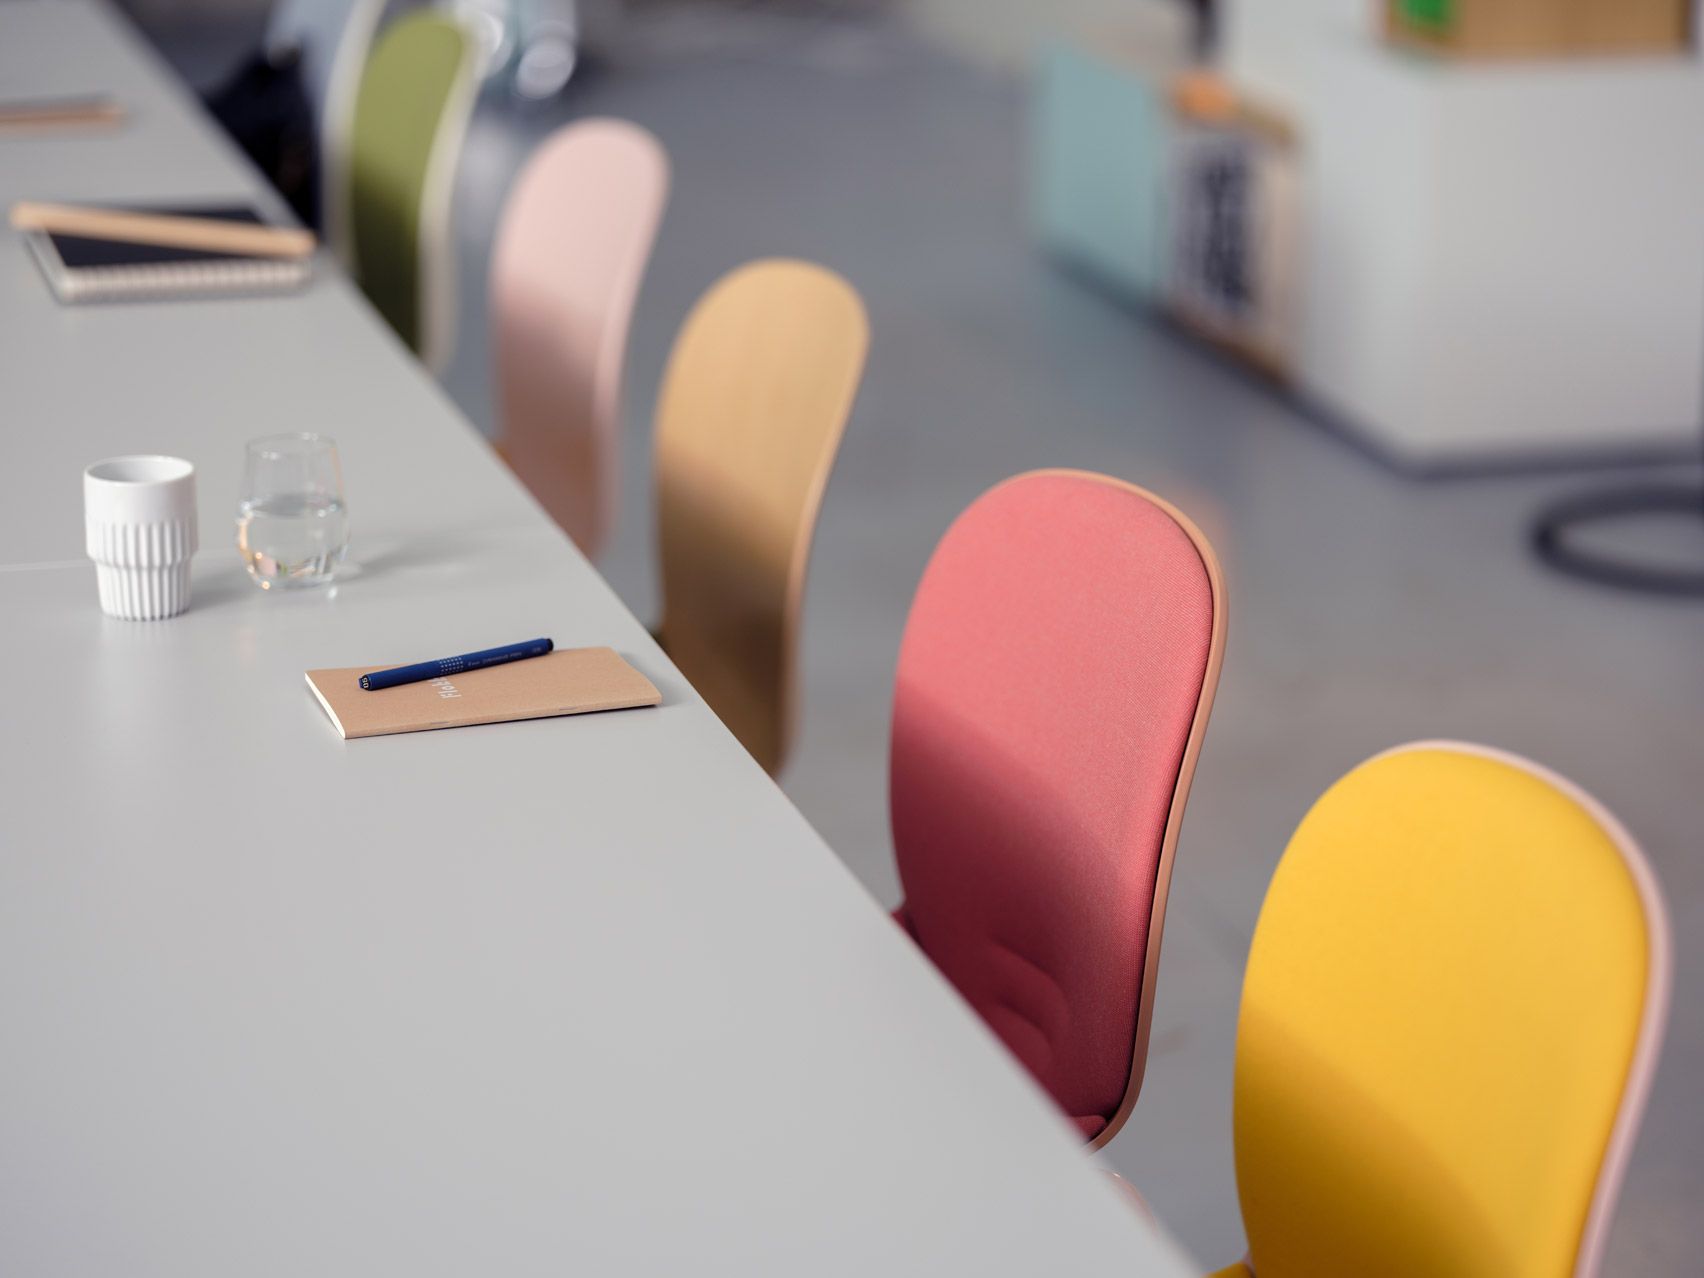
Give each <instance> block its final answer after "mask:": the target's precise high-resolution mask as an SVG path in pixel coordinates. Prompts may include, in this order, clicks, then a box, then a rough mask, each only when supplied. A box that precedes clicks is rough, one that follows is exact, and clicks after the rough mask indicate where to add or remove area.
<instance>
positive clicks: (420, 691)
mask: <svg viewBox="0 0 1704 1278" xmlns="http://www.w3.org/2000/svg"><path fill="white" fill-rule="evenodd" d="M396 664H397V663H396V662H391V663H390V664H389V665H383V666H350V667H348V668H347V669H343V670H310V671H308V687H309V688H310V689H311V690H312V691H313V694H314V696H316V697H318V698H319V703H320V705H322V706H324V707H325V712H326V713H327V714H328V715H330V716H331V721H332V723H334V724H335V725H337V730H338V732H339V733H341V734H342V736H343V738H344V739H345V740H351V739H353V738H355V737H382V736H385V735H386V734H388V733H392V732H429V731H431V730H432V729H434V728H463V727H466V726H468V725H469V724H474V723H507V722H509V721H511V720H514V719H547V718H550V717H552V716H555V715H564V714H589V713H591V712H593V711H598V710H628V709H632V708H633V707H635V706H654V705H657V704H658V703H660V702H661V701H662V699H663V698H662V695H661V694H660V693H658V691H657V689H656V687H655V686H654V685H653V684H652V683H651V681H650V680H649V679H647V678H646V677H645V676H644V675H642V674H640V673H639V672H638V671H637V670H635V669H634V668H633V667H632V666H630V665H628V664H627V663H626V662H625V661H623V660H622V659H621V657H620V656H619V655H618V654H617V653H616V652H615V650H614V649H612V648H559V649H557V650H556V651H555V652H552V653H550V654H549V655H548V656H543V657H534V658H532V659H530V660H528V661H512V662H510V663H509V664H508V665H503V666H488V667H486V668H485V669H483V670H470V671H469V672H468V673H466V674H459V675H456V676H455V677H454V678H453V679H428V680H425V681H423V682H420V683H407V684H403V685H402V686H401V687H399V688H385V689H384V690H382V691H380V692H368V691H366V690H364V689H363V688H362V687H361V684H360V678H361V676H362V675H364V674H371V673H372V672H373V671H375V670H388V669H390V668H391V666H394V665H396Z"/></svg>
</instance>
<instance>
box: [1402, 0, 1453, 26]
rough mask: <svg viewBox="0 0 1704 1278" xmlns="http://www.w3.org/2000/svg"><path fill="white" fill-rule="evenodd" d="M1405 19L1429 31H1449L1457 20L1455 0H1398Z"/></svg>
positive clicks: (1412, 24)
mask: <svg viewBox="0 0 1704 1278" xmlns="http://www.w3.org/2000/svg"><path fill="white" fill-rule="evenodd" d="M1398 2H1399V4H1400V6H1401V13H1402V18H1403V21H1405V22H1407V23H1409V24H1410V25H1411V26H1416V27H1425V28H1426V29H1427V30H1429V31H1437V32H1442V31H1447V30H1449V27H1450V24H1451V23H1452V22H1453V21H1454V20H1455V0H1398Z"/></svg>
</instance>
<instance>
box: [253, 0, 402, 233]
mask: <svg viewBox="0 0 1704 1278" xmlns="http://www.w3.org/2000/svg"><path fill="white" fill-rule="evenodd" d="M384 10H385V0H277V2H276V3H275V4H274V5H273V6H272V11H271V14H270V16H269V17H268V19H267V24H266V42H265V46H264V52H265V55H266V57H267V60H268V61H270V62H271V63H273V64H274V65H279V64H281V63H283V62H284V61H286V60H287V59H289V58H291V57H292V56H293V57H294V60H295V65H296V67H297V68H298V75H299V77H300V79H301V84H302V88H303V91H304V92H305V93H306V95H307V99H308V106H309V110H310V111H311V113H312V118H313V125H314V137H315V140H316V142H317V145H318V150H319V160H318V165H317V169H318V176H319V181H318V184H317V185H318V203H317V208H316V212H317V214H318V216H317V217H316V218H315V219H313V224H314V225H316V226H318V227H320V228H321V229H322V231H323V233H324V236H325V239H326V241H327V242H328V243H329V244H330V245H331V247H332V249H333V251H334V252H336V253H337V255H338V256H339V257H340V258H342V259H343V261H344V262H345V263H346V264H347V263H348V262H349V261H351V260H352V255H351V250H350V247H349V227H348V225H347V216H346V215H347V211H348V200H349V191H348V174H349V136H350V128H351V125H352V122H353V120H354V115H355V97H356V93H357V91H358V89H359V86H360V83H361V76H362V72H363V70H364V69H365V67H366V65H367V54H368V52H369V50H370V49H371V48H372V45H373V33H374V31H375V30H377V28H378V25H379V19H380V17H381V16H382V15H383V14H384Z"/></svg>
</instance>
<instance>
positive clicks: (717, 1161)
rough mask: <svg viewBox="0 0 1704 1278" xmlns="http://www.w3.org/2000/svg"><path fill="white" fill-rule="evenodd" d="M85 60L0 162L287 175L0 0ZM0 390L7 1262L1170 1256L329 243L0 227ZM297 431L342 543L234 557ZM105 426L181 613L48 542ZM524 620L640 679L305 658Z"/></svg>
mask: <svg viewBox="0 0 1704 1278" xmlns="http://www.w3.org/2000/svg"><path fill="white" fill-rule="evenodd" d="M95 90H101V91H108V92H111V93H114V94H115V95H116V96H118V97H119V98H120V99H122V100H123V102H124V103H125V105H126V106H127V107H128V108H129V109H130V111H131V117H130V120H129V122H128V123H127V124H126V125H125V126H124V127H123V128H122V129H119V130H117V131H115V132H110V133H60V134H43V135H37V136H30V137H23V136H12V137H3V136H0V202H4V203H6V204H10V202H11V201H13V200H15V199H20V198H42V199H54V198H90V199H97V198H98V199H104V200H113V201H124V200H132V199H134V200H149V199H156V200H171V201H194V200H196V199H200V198H221V197H223V198H230V197H248V198H251V199H256V200H259V201H261V202H262V203H265V204H267V205H268V206H269V207H272V208H274V209H276V207H277V206H276V203H275V201H273V200H272V199H271V198H270V197H269V196H268V195H266V194H265V193H264V191H263V190H262V189H261V185H260V182H259V179H258V178H257V177H256V176H255V175H254V174H253V172H252V171H251V170H250V169H249V168H248V167H247V166H246V164H245V163H244V162H243V161H241V160H240V158H239V157H237V155H236V154H235V152H234V151H233V149H232V148H231V147H230V146H229V145H228V144H227V143H226V142H225V141H224V140H223V139H222V138H221V137H220V136H219V135H218V134H217V133H216V131H215V130H214V129H213V128H212V127H211V125H210V124H209V123H208V122H207V121H206V120H205V118H203V117H202V116H201V115H200V113H199V110H198V108H197V107H196V106H195V104H194V103H193V101H192V99H191V98H190V97H189V95H188V94H187V92H186V91H185V90H184V89H183V88H182V86H181V85H179V84H177V83H176V82H175V81H174V80H173V79H172V78H171V76H170V75H169V73H167V72H166V71H165V69H164V68H163V65H162V64H161V62H160V61H159V60H158V59H157V58H156V57H155V56H154V55H153V54H152V53H151V52H150V51H149V50H148V49H147V48H146V46H145V45H143V43H142V42H141V41H140V40H139V39H138V37H137V36H136V35H135V34H134V32H132V31H131V30H130V29H129V28H128V27H127V26H126V25H125V24H124V22H123V21H122V20H120V19H118V18H117V17H115V16H114V15H113V14H112V13H110V12H109V11H108V10H106V9H104V8H102V7H100V6H99V5H97V4H94V3H89V2H86V0H63V2H58V3H40V2H37V0H12V2H0V98H7V97H23V96H28V95H30V94H34V93H38V92H39V93H43V94H48V93H65V94H69V93H76V92H80V91H95ZM0 423H3V426H0V429H3V431H4V439H5V450H4V460H3V464H0V679H3V680H4V683H5V691H4V694H3V697H0V705H3V707H4V708H3V710H0V724H3V732H0V1273H7V1274H19V1275H24V1274H28V1275H32V1278H49V1276H54V1275H73V1274H74V1275H78V1276H79V1278H87V1276H89V1275H101V1274H114V1275H118V1274H122V1275H125V1278H140V1276H141V1275H154V1274H158V1275H172V1276H173V1278H213V1276H215V1275H217V1276H219V1278H225V1276H227V1275H233V1274H242V1275H249V1276H258V1275H274V1274H276V1275H285V1274H289V1275H300V1274H304V1273H316V1274H332V1273H338V1274H343V1273H347V1274H361V1275H397V1276H403V1275H406V1276H408V1278H419V1276H420V1275H433V1274H458V1275H465V1274H470V1273H491V1274H498V1273H501V1274H506V1275H518V1274H534V1273H537V1274H544V1273H552V1274H566V1273H578V1274H600V1275H601V1274H629V1273H631V1274H678V1273H686V1272H693V1273H715V1274H728V1275H740V1276H742V1278H749V1276H751V1275H767V1274H774V1275H789V1276H796V1275H806V1274H810V1275H833V1274H848V1275H851V1274H859V1275H864V1274H885V1275H894V1274H909V1273H918V1274H922V1273H939V1274H946V1273H952V1274H960V1273H962V1274H978V1275H1001V1274H1010V1275H1025V1276H1029V1275H1035V1274H1042V1273H1047V1274H1063V1273H1086V1272H1095V1273H1101V1274H1109V1275H1118V1276H1119V1278H1138V1276H1144V1275H1158V1276H1163V1278H1178V1276H1181V1275H1185V1274H1191V1273H1194V1272H1195V1271H1194V1270H1193V1269H1192V1268H1191V1267H1190V1266H1189V1265H1188V1264H1186V1263H1185V1261H1184V1259H1183V1258H1182V1256H1181V1254H1180V1253H1179V1252H1178V1251H1177V1249H1176V1248H1175V1247H1174V1245H1173V1244H1172V1243H1170V1242H1169V1241H1168V1240H1167V1239H1166V1238H1165V1237H1164V1235H1163V1234H1162V1233H1161V1232H1160V1231H1159V1230H1158V1229H1156V1228H1155V1227H1154V1226H1153V1225H1151V1224H1150V1223H1148V1222H1146V1221H1145V1220H1143V1219H1142V1218H1141V1217H1139V1216H1138V1215H1137V1214H1135V1213H1134V1212H1132V1211H1131V1210H1130V1209H1129V1207H1128V1206H1127V1204H1126V1203H1125V1201H1124V1200H1123V1199H1122V1197H1121V1196H1120V1195H1119V1194H1118V1193H1117V1191H1116V1189H1114V1188H1113V1187H1111V1186H1110V1185H1109V1184H1108V1182H1107V1181H1106V1180H1105V1178H1104V1176H1103V1175H1102V1174H1101V1173H1100V1172H1099V1171H1098V1170H1097V1169H1096V1168H1095V1166H1094V1164H1093V1162H1092V1161H1091V1159H1090V1158H1089V1157H1088V1156H1087V1155H1086V1154H1085V1153H1084V1151H1083V1149H1082V1147H1081V1146H1080V1144H1079V1143H1078V1142H1077V1140H1076V1139H1075V1137H1074V1135H1073V1134H1072V1133H1071V1132H1070V1131H1069V1130H1068V1129H1067V1128H1066V1126H1065V1124H1064V1123H1063V1122H1062V1121H1061V1120H1060V1119H1059V1118H1058V1117H1057V1116H1056V1115H1055V1114H1054V1113H1053V1112H1052V1109H1051V1107H1050V1106H1049V1104H1048V1103H1047V1102H1046V1100H1045V1099H1044V1098H1043V1097H1042V1096H1041V1095H1040V1094H1039V1093H1038V1092H1037V1091H1036V1089H1035V1088H1034V1087H1033V1086H1032V1085H1031V1084H1030V1082H1029V1080H1028V1079H1027V1078H1026V1077H1025V1076H1024V1075H1023V1074H1022V1073H1021V1071H1019V1070H1018V1069H1017V1068H1015V1067H1014V1066H1013V1065H1012V1064H1011V1063H1010V1062H1009V1061H1008V1059H1007V1058H1006V1057H1005V1055H1004V1054H1003V1052H1002V1051H1001V1049H1000V1048H999V1047H998V1045H997V1044H996V1042H995V1040H994V1039H993V1038H991V1037H990V1035H989V1034H988V1033H987V1032H986V1031H985V1030H984V1029H983V1027H982V1026H981V1025H980V1023H979V1022H978V1021H977V1020H976V1019H975V1018H974V1017H973V1016H972V1015H971V1014H970V1013H969V1012H967V1011H966V1010H965V1009H964V1007H963V1006H962V1005H961V1004H960V1003H959V1002H958V1001H957V1000H956V998H955V997H954V996H953V994H952V993H951V991H950V990H949V989H948V988H947V987H946V985H945V984H944V983H943V982H942V981H941V980H940V979H939V978H938V976H937V975H936V974H935V973H934V971H933V969H931V968H930V967H929V966H928V964H927V963H926V962H925V961H923V960H922V959H921V958H920V957H919V956H918V955H917V954H916V953H915V952H914V951H913V950H912V949H911V947H910V945H909V943H908V942H907V941H906V940H905V938H904V937H903V936H902V935H901V934H900V933H899V932H898V930H897V929H895V928H894V927H893V926H892V924H891V923H890V922H889V921H888V920H887V918H886V917H885V916H884V915H883V914H882V912H881V911H880V909H879V908H878V907H877V905H876V904H875V902H873V901H872V900H871V899H870V898H869V897H868V896H867V895H866V894H865V893H864V892H863V891H862V890H861V889H860V887H859V886H858V884H857V883H856V882H855V881H854V880H853V879H852V878H851V877H850V876H849V875H848V873H847V872H846V870H845V869H844V868H843V867H842V865H841V864H840V862H839V861H838V860H836V858H835V857H834V855H833V854H832V852H830V850H829V849H828V848H826V847H825V846H824V845H823V843H822V841H821V840H820V839H819V838H818V837H817V836H816V835H815V833H813V832H812V830H811V829H810V827H809V826H808V825H807V824H806V823H805V822H804V820H803V819H802V818H801V817H800V815H799V814H798V812H797V811H795V810H794V808H793V807H792V806H791V805H790V804H789V803H788V802H787V800H786V799H785V797H784V796H783V795H782V794H781V792H780V791H779V790H778V789H777V788H776V787H775V786H774V785H773V784H772V783H771V781H770V780H769V779H768V778H767V777H766V776H764V774H763V773H762V771H761V770H760V769H758V768H757V767H756V766H755V765H754V764H753V763H752V762H751V760H750V759H749V758H748V757H747V756H746V755H745V754H744V752H743V751H742V750H741V749H740V748H739V746H738V745H737V743H736V742H735V741H734V740H733V738H732V737H731V736H729V735H728V733H727V732H726V731H725V730H724V729H723V728H722V726H721V725H720V724H719V723H718V722H717V720H716V719H715V717H714V716H713V715H712V714H711V713H710V712H709V711H708V710H707V709H706V707H705V706H704V705H703V703H702V702H701V701H700V700H699V699H698V698H697V696H696V695H695V694H694V693H693V691H692V689H691V688H690V687H689V686H688V685H687V684H686V683H685V681H684V680H682V679H681V677H680V676H679V674H678V673H677V672H676V671H675V670H674V669H673V667H672V666H671V665H670V664H669V663H668V661H667V659H666V658H665V657H664V656H663V655H662V654H661V653H660V652H659V651H658V650H657V648H656V647H655V646H654V645H653V644H652V643H651V641H650V640H649V638H648V637H647V636H646V633H645V631H644V629H643V627H642V626H641V625H640V624H639V623H638V622H637V621H636V620H635V619H634V618H633V617H632V616H631V615H630V614H629V613H628V612H627V611H626V610H625V609H624V608H623V607H622V605H621V603H620V602H619V601H618V600H617V599H616V598H615V596H614V595H613V594H612V593H611V592H610V590H609V589H608V587H607V586H606V585H605V584H604V583H603V581H602V580H601V579H600V578H599V577H598V575H597V574H596V572H594V571H593V569H592V568H591V567H590V566H589V565H588V564H587V563H586V562H585V560H584V559H583V558H581V556H580V555H579V554H578V553H577V552H576V551H575V550H574V549H573V547H572V546H571V545H570V544H569V543H568V542H567V540H566V539H565V538H563V537H562V536H561V535H560V534H559V533H558V532H557V531H556V530H555V528H554V527H553V526H552V525H550V523H549V522H548V521H547V520H546V519H545V517H544V516H543V515H542V514H541V513H540V511H539V510H538V508H537V507H536V506H535V505H534V504H533V503H532V502H531V500H530V499H529V498H528V497H527V496H526V495H525V493H524V491H523V490H522V489H521V488H520V487H519V486H518V485H517V484H516V483H515V482H514V481H513V480H512V479H511V478H510V477H509V476H508V474H507V473H506V472H505V471H504V470H503V468H502V467H501V466H500V465H499V464H498V463H497V462H496V461H494V460H493V457H492V455H491V453H490V452H489V450H488V449H487V448H486V446H485V445H484V443H483V442H482V441H481V440H480V439H479V438H478V436H477V435H476V433H475V432H474V431H473V430H472V429H471V428H470V427H469V426H468V425H467V423H466V422H465V421H463V420H462V419H461V418H460V416H459V415H458V414H457V413H456V411H455V410H454V409H453V408H452V407H451V405H450V404H449V403H448V402H447V401H446V399H445V398H444V396H443V395H442V393H441V392H440V391H439V390H438V389H437V387H436V386H434V385H433V384H432V383H431V382H430V381H429V380H428V379H427V377H426V376H424V375H423V373H422V372H421V371H420V369H419V368H418V367H417V366H416V365H415V364H414V362H413V361H412V360H411V359H410V358H409V357H408V356H407V355H406V353H405V352H404V351H403V350H402V349H401V348H400V347H399V346H398V344H397V343H396V342H395V341H394V340H393V339H392V337H391V336H390V334H389V333H388V331H386V330H385V329H384V328H383V327H382V325H381V324H380V323H379V321H378V320H377V319H376V318H375V316H374V315H373V314H372V312H371V311H369V310H368V308H367V307H366V305H365V304H364V303H363V302H362V301H361V300H360V299H359V297H358V296H357V295H356V294H355V292H354V291H353V290H352V289H351V288H350V286H349V285H348V284H347V283H346V282H345V281H344V280H342V279H341V278H340V277H339V276H338V275H337V274H336V272H335V271H334V270H332V269H331V268H330V266H329V265H328V264H323V263H322V268H321V270H320V271H319V273H318V277H317V279H316V282H315V283H314V284H313V286H312V287H311V288H310V289H309V290H308V291H307V292H306V293H304V294H301V295H299V296H293V297H289V298H276V299H262V300H230V301H213V302H177V303H162V304H129V305H107V306H88V307H82V308H71V307H61V306H58V305H57V304H55V303H54V301H53V300H52V298H51V297H50V295H49V294H48V292H47V290H46V287H45V285H44V284H43V282H42V281H41V280H40V278H38V276H37V274H36V271H35V268H34V266H33V264H32V263H31V262H30V261H29V259H28V257H27V255H26V253H25V251H24V248H23V246H22V245H21V244H20V243H19V240H18V236H17V235H16V234H15V233H13V232H11V231H9V230H6V231H0ZM300 429H313V430H319V431H324V432H326V433H329V434H331V435H333V436H334V437H336V439H337V440H338V442H339V444H340V446H341V449H342V453H343V460H344V467H345V477H346V481H347V488H348V494H349V504H350V511H351V516H352V522H353V526H354V529H355V543H354V556H353V557H354V558H355V560H356V561H357V562H358V565H359V571H357V572H355V573H353V574H352V575H351V576H350V577H349V578H348V579H347V580H346V581H345V582H343V583H342V584H340V585H338V586H337V587H336V588H335V589H334V590H327V591H321V592H317V593H307V594H285V595H266V594H263V593H262V592H260V591H259V590H257V589H255V588H254V587H253V586H251V585H250V583H249V582H248V581H247V579H246V577H245V576H244V574H243V571H242V568H241V566H240V564H239V562H238V559H237V556H236V552H235V549H234V547H233V545H232V523H231V520H232V514H233V511H234V506H235V502H236V497H237V488H238V477H239V470H240V463H241V454H242V444H243V441H244V440H245V439H246V438H249V437H252V436H256V435H261V434H266V433H269V432H274V431H284V430H300ZM136 451H150V452H153V451H157V452H167V453H175V454H180V455H182V456H185V457H187V458H190V459H191V460H192V461H194V463H195V464H196V466H197V468H198V482H199V500H200V519H201V536H202V550H201V553H200V555H199V556H198V558H197V560H196V564H195V601H194V604H193V606H192V608H191V610H190V611H189V612H188V613H186V614H184V615H183V616H181V617H179V618H176V619H174V620H172V621H168V622H156V623H134V622H122V621H114V620H111V619H108V618H106V617H103V616H102V615H101V614H100V612H99V610H98V608H97V606H96V602H95V587H94V580H93V574H92V570H91V569H90V567H89V566H88V565H87V564H86V563H84V562H83V561H82V559H81V555H82V545H81V510H80V506H81V498H80V472H81V469H82V467H83V466H84V465H86V464H87V463H88V462H90V461H93V460H96V459H98V458H100V457H104V456H108V455H111V454H116V453H123V452H136ZM535 634H549V635H552V636H554V637H555V639H556V640H557V642H558V643H559V644H562V645H565V646H572V645H580V644H610V645H611V646H613V647H615V648H617V649H618V650H620V651H621V652H623V653H624V654H626V655H627V656H628V658H629V659H630V660H631V661H633V662H634V663H635V664H636V665H637V666H639V667H640V668H641V669H642V670H644V671H645V672H646V673H647V674H649V675H650V676H651V677H652V678H653V680H654V681H655V682H656V683H657V684H658V686H659V687H660V688H661V690H662V692H663V698H664V700H663V705H662V706H661V707H660V708H659V709H656V710H642V711H631V712H625V713H619V714H611V715H601V716H589V717H585V718H577V719H558V720H543V721H535V722H530V723H519V724H507V725H494V726H490V727H484V728H471V729H464V730H460V731H451V732H435V733H421V734H416V735H410V736H400V737H387V738H376V739H371V740H364V741H356V742H348V743H345V742H343V741H341V740H339V739H338V737H337V735H336V733H335V732H334V731H333V730H332V728H331V727H330V725H329V723H327V721H326V719H325V717H324V715H323V714H322V712H321V711H320V709H319V708H318V706H317V705H316V704H315V703H314V701H313V700H312V698H311V697H310V695H309V694H308V692H307V691H306V689H305V688H304V686H303V682H302V671H303V670H305V669H308V668H310V667H314V666H326V665H350V664H358V663H361V662H366V661H390V660H405V659H414V658H418V657H421V656H425V655H431V654H438V653H445V652H452V651H461V650H465V649H468V648H473V647H480V646H484V645H487V644H489V643H493V642H502V641H506V640H510V639H519V638H522V637H527V636H531V635H535ZM870 801H871V802H880V801H881V796H879V795H871V796H870Z"/></svg>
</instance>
